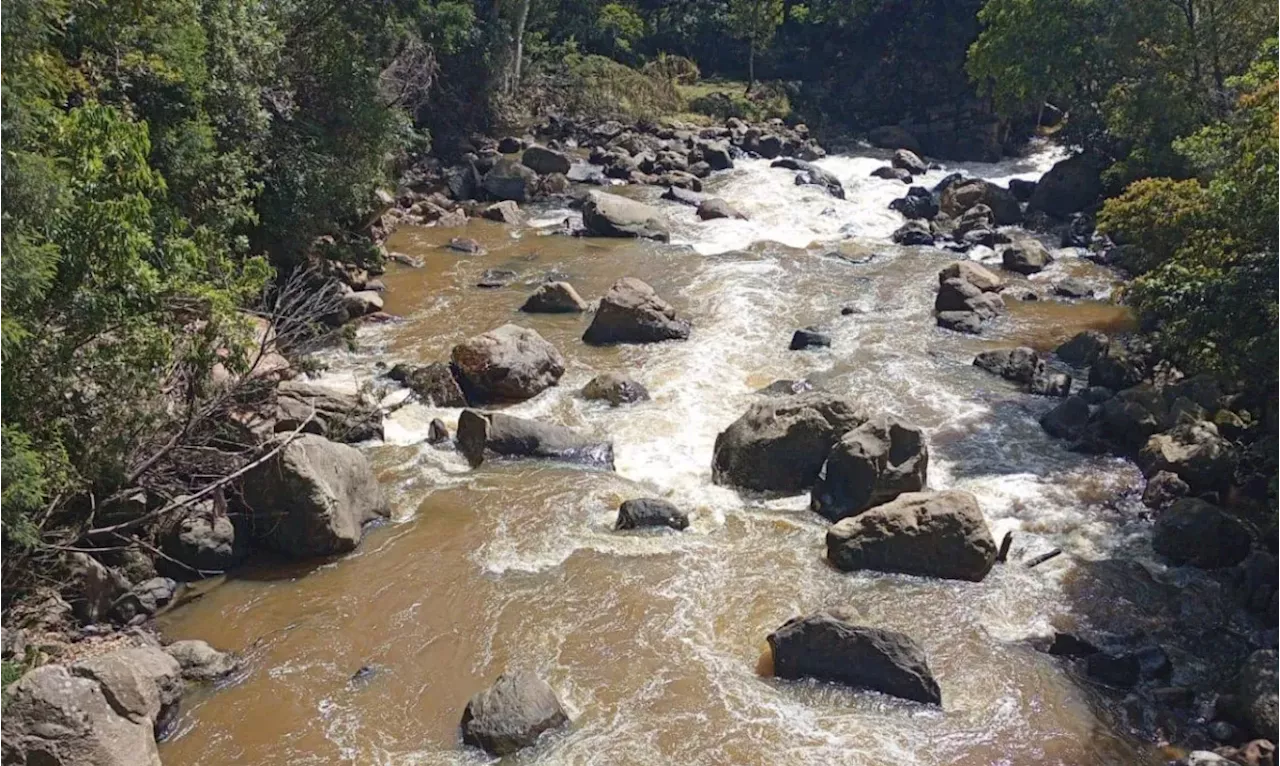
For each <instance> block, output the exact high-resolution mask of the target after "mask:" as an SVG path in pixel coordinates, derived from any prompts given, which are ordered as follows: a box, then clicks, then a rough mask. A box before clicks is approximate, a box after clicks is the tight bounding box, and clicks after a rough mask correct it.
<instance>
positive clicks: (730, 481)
mask: <svg viewBox="0 0 1280 766" xmlns="http://www.w3.org/2000/svg"><path fill="white" fill-rule="evenodd" d="M866 420H867V416H866V415H865V414H864V413H863V411H862V408H861V407H860V406H859V405H857V404H856V403H854V402H853V401H851V400H849V399H845V398H842V397H838V396H833V395H831V394H826V393H820V392H811V393H804V394H797V395H795V396H787V397H778V398H769V399H766V400H764V401H760V402H756V403H755V404H753V405H751V407H750V408H748V409H747V411H746V412H745V413H744V414H743V415H742V416H741V417H740V418H738V419H737V420H735V421H734V422H733V423H732V424H730V425H729V427H728V428H726V429H725V430H724V431H722V432H720V434H719V435H718V436H716V443H715V451H714V456H713V458H712V472H711V475H712V480H713V481H714V482H715V483H716V484H721V485H728V486H736V487H742V488H744V489H749V490H755V491H759V492H790V493H796V492H802V491H804V490H806V489H809V488H810V487H812V486H813V483H814V482H815V481H816V480H817V478H818V474H819V472H820V471H821V470H822V464H823V462H825V461H826V458H827V453H829V452H830V451H831V447H832V445H834V444H835V443H836V442H837V441H838V440H839V439H840V437H841V436H843V435H844V434H845V433H846V432H847V431H850V430H852V429H854V428H857V427H858V426H860V425H862V424H863V423H864V422H866Z"/></svg>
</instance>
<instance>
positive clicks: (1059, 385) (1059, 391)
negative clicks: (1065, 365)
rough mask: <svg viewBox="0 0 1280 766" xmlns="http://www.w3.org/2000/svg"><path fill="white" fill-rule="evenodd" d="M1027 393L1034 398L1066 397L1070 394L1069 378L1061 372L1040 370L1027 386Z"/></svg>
mask: <svg viewBox="0 0 1280 766" xmlns="http://www.w3.org/2000/svg"><path fill="white" fill-rule="evenodd" d="M1027 391H1028V392H1030V393H1032V394H1035V395H1036V396H1057V397H1063V396H1068V395H1070V393H1071V376H1070V375H1067V374H1066V373H1062V372H1051V371H1049V370H1041V371H1040V372H1038V373H1036V376H1035V377H1034V378H1032V379H1031V382H1030V383H1029V384H1027Z"/></svg>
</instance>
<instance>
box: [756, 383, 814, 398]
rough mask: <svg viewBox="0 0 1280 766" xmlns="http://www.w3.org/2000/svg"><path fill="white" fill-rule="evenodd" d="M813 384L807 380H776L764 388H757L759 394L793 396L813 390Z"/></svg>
mask: <svg viewBox="0 0 1280 766" xmlns="http://www.w3.org/2000/svg"><path fill="white" fill-rule="evenodd" d="M812 390H813V384H812V383H810V382H809V381H807V380H804V379H801V380H775V381H773V382H772V383H770V384H769V385H767V386H765V387H764V388H759V389H756V393H757V394H764V395H766V396H792V395H793V394H803V393H804V392H806V391H812Z"/></svg>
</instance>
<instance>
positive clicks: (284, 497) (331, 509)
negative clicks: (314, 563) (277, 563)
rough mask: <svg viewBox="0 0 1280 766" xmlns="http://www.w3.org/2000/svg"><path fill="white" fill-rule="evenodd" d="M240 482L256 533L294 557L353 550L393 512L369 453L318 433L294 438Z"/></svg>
mask: <svg viewBox="0 0 1280 766" xmlns="http://www.w3.org/2000/svg"><path fill="white" fill-rule="evenodd" d="M240 485H241V486H240V489H241V496H242V499H243V502H244V505H245V506H246V508H247V509H248V510H249V520H250V525H251V527H252V531H253V535H254V537H256V538H257V540H258V541H259V542H260V543H262V544H264V545H266V546H267V547H270V548H273V549H275V550H277V551H279V552H281V553H284V554H287V555H290V556H326V555H330V554H334V553H345V552H347V551H350V550H352V549H354V548H355V547H356V544H357V543H359V542H360V534H361V529H362V527H363V526H364V524H365V523H366V522H368V521H371V520H373V519H375V518H379V517H382V516H386V515H387V513H388V512H389V508H388V506H387V501H386V499H385V497H384V496H383V494H382V487H381V485H379V484H378V480H377V478H376V477H375V476H374V473H373V469H372V468H371V467H370V466H369V461H368V460H367V459H366V458H365V456H364V454H363V453H361V452H360V451H359V450H357V449H356V448H354V447H351V446H348V445H346V444H337V443H335V442H331V441H329V440H328V439H326V438H324V437H323V436H316V435H314V434H302V435H301V436H298V437H297V438H295V439H293V440H292V441H291V442H289V443H288V444H286V445H285V446H284V448H283V449H281V450H280V451H279V452H278V453H276V455H275V457H274V458H272V459H271V460H269V461H267V462H265V463H263V464H261V465H259V466H257V467H256V468H254V469H253V470H251V471H249V472H248V473H247V474H245V476H244V478H243V479H242V480H241V482H240Z"/></svg>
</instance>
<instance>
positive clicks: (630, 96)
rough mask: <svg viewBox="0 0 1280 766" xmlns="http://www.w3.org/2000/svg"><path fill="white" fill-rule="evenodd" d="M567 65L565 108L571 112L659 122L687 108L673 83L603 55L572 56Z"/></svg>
mask: <svg viewBox="0 0 1280 766" xmlns="http://www.w3.org/2000/svg"><path fill="white" fill-rule="evenodd" d="M565 64H566V69H567V73H568V82H567V84H566V85H567V87H566V88H565V97H566V106H567V107H568V108H569V110H570V111H572V112H575V113H578V114H584V115H590V116H599V117H606V116H607V117H623V118H628V119H640V118H645V119H657V118H659V117H661V116H663V115H667V114H672V113H675V112H679V111H681V109H682V108H683V107H684V98H683V97H682V96H681V95H680V91H679V90H677V89H676V86H675V81H674V80H670V79H666V78H655V77H649V76H647V75H645V74H643V73H641V72H638V71H636V70H634V69H632V68H631V67H628V66H625V65H623V64H619V63H618V62H616V61H613V60H611V59H608V58H605V57H604V56H570V57H569V58H568V60H566V62H565Z"/></svg>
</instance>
